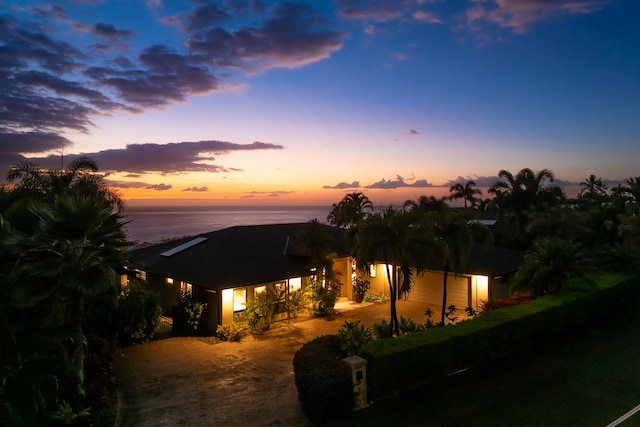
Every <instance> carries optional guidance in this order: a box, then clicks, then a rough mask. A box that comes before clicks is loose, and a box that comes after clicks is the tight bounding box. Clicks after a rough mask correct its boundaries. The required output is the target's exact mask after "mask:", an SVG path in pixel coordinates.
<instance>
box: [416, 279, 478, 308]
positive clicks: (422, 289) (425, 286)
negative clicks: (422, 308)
mask: <svg viewBox="0 0 640 427" xmlns="http://www.w3.org/2000/svg"><path fill="white" fill-rule="evenodd" d="M442 280H443V274H442V273H436V272H426V273H424V274H423V275H422V276H420V277H418V278H417V280H416V282H415V283H414V284H413V286H412V289H411V293H410V294H409V300H411V301H418V302H423V303H426V304H436V305H441V304H442ZM470 283H471V278H470V277H465V276H458V277H455V275H454V274H449V275H448V276H447V306H449V305H451V304H453V305H455V306H456V307H457V308H458V309H459V310H464V309H465V308H467V307H468V306H469V289H470Z"/></svg>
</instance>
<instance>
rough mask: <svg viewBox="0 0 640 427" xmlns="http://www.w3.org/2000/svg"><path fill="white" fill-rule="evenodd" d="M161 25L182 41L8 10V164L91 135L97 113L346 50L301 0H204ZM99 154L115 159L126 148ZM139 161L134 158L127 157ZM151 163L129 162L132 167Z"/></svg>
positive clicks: (0, 114)
mask: <svg viewBox="0 0 640 427" xmlns="http://www.w3.org/2000/svg"><path fill="white" fill-rule="evenodd" d="M85 1H87V0H85ZM96 1H97V0H96ZM147 7H149V8H151V9H152V11H151V13H153V14H156V15H157V14H159V13H162V12H163V9H164V8H163V4H162V1H161V0H148V1H147ZM162 21H163V22H172V23H173V24H174V25H176V26H179V27H178V29H179V30H181V31H183V32H182V33H181V34H180V35H181V36H183V37H184V40H182V43H180V42H181V40H179V39H178V40H176V41H177V43H174V41H173V40H172V41H171V44H169V43H168V42H167V44H154V45H146V46H143V47H142V48H134V46H138V45H137V44H135V43H134V42H136V41H137V40H136V37H137V36H138V35H139V34H138V33H137V32H136V31H134V30H133V29H130V28H122V27H119V26H116V25H114V24H112V23H110V22H107V21H104V20H101V21H99V22H96V23H83V22H79V21H72V20H71V19H70V18H69V14H68V13H67V11H66V10H65V9H64V8H63V7H61V6H51V5H48V6H36V7H31V8H29V7H24V8H16V9H7V10H6V11H3V13H2V14H1V15H0V40H2V43H1V46H0V47H1V48H2V55H1V56H0V75H1V76H2V78H1V79H0V105H1V106H2V108H0V146H2V148H0V149H1V150H2V152H3V156H2V162H7V165H8V164H9V162H14V161H16V160H20V159H21V158H22V155H23V154H37V153H42V152H46V151H51V150H54V149H58V150H59V149H61V148H63V147H68V146H70V145H72V142H73V141H70V140H68V139H66V138H65V137H64V136H63V135H65V134H67V133H69V132H70V131H71V132H72V133H77V132H81V133H90V132H91V131H92V130H93V128H94V127H95V124H94V118H95V117H96V116H109V115H112V114H120V113H122V112H124V113H128V114H131V113H142V112H144V111H145V110H146V109H161V108H165V107H167V106H169V105H171V104H175V103H182V102H185V101H187V99H188V98H189V97H191V96H195V95H206V94H209V93H211V92H213V91H222V90H237V88H242V87H244V82H243V81H241V80H237V81H233V79H240V78H241V77H238V75H239V73H238V70H242V71H245V72H256V71H263V70H266V69H268V68H271V67H290V68H293V67H301V66H304V65H307V64H310V63H313V62H316V61H319V60H322V59H324V58H327V57H329V56H330V55H331V54H332V53H333V52H335V51H337V50H339V49H341V48H342V40H343V39H344V38H345V37H346V33H345V32H342V31H336V30H332V29H331V27H332V24H331V23H330V22H329V21H328V20H327V19H326V18H325V17H324V16H323V15H322V14H320V13H319V12H317V11H316V10H314V9H312V8H311V7H310V6H309V5H307V4H304V3H283V4H277V5H273V6H269V5H268V4H267V3H266V2H262V1H258V0H255V1H251V2H242V1H235V0H230V1H227V2H215V3H213V2H210V3H204V2H202V3H198V4H196V5H195V6H193V8H192V9H191V10H190V11H189V12H188V13H186V14H183V15H179V16H174V17H168V18H165V19H163V20H162ZM74 32H81V33H82V34H80V35H78V34H75V33H74ZM69 34H71V35H72V36H76V37H70V36H69ZM87 46H89V48H87ZM246 75H247V74H246V73H245V74H242V77H246ZM219 76H220V77H219ZM219 78H223V79H224V80H225V84H224V85H222V84H221V83H220V81H219ZM134 148H135V147H132V148H131V149H134ZM159 150H161V149H159ZM96 154H97V156H99V157H100V159H101V160H103V164H109V165H111V162H112V160H113V159H114V158H118V156H119V154H122V153H120V152H118V150H115V151H110V152H106V151H105V152H100V153H96ZM96 160H98V159H96ZM132 163H136V162H135V161H133V160H131V159H128V160H127V164H132ZM2 166H3V165H0V167H2ZM164 166H166V165H163V166H162V167H163V168H164ZM127 167H129V166H127ZM183 167H184V165H178V166H176V167H175V168H170V167H169V168H168V169H171V170H180V169H182V168H183ZM146 168H147V167H145V166H143V165H141V166H140V167H137V166H131V170H132V171H133V172H137V171H142V170H144V169H146ZM200 168H201V167H200V166H198V167H192V168H190V167H187V169H186V170H192V169H196V170H200ZM205 169H207V170H212V169H215V170H221V169H216V168H212V167H210V166H209V167H208V168H205Z"/></svg>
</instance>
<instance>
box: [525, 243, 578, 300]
mask: <svg viewBox="0 0 640 427" xmlns="http://www.w3.org/2000/svg"><path fill="white" fill-rule="evenodd" d="M589 270H590V262H589V261H588V259H587V257H586V254H585V253H584V251H583V250H582V247H581V246H580V245H578V244H573V243H571V242H569V241H566V240H562V239H545V240H540V241H536V242H535V243H534V244H533V246H532V248H531V249H530V250H529V251H527V253H526V255H525V257H524V265H522V267H520V269H519V270H518V272H517V273H516V276H515V278H514V284H513V286H514V289H516V290H521V289H527V290H530V291H531V292H533V294H534V295H536V296H540V295H545V294H547V293H551V292H558V291H560V290H561V289H562V286H563V284H564V283H565V282H566V281H567V280H568V279H570V278H572V277H576V276H580V275H584V274H585V273H586V272H588V271H589Z"/></svg>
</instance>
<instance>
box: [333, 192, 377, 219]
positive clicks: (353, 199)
mask: <svg viewBox="0 0 640 427" xmlns="http://www.w3.org/2000/svg"><path fill="white" fill-rule="evenodd" d="M372 210H373V204H372V203H371V200H369V198H368V197H367V196H365V195H364V194H363V193H361V192H353V193H349V194H347V195H346V196H344V198H343V199H342V200H341V201H340V202H338V203H337V204H336V203H334V204H333V205H332V209H331V212H330V213H329V215H328V216H327V221H328V222H329V224H332V225H335V226H337V227H341V228H353V227H355V225H356V224H357V223H359V222H360V221H362V220H363V219H364V218H365V217H366V216H367V215H368V213H367V211H369V212H371V211H372Z"/></svg>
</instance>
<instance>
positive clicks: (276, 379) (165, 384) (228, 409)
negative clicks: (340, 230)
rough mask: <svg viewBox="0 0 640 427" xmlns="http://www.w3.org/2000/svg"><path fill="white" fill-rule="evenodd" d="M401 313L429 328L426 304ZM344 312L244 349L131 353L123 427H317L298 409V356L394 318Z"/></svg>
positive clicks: (383, 312)
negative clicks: (356, 327)
mask: <svg viewBox="0 0 640 427" xmlns="http://www.w3.org/2000/svg"><path fill="white" fill-rule="evenodd" d="M356 307H357V308H356ZM397 307H398V313H399V315H404V316H405V317H409V318H412V319H414V320H416V321H420V322H424V321H425V320H426V318H425V316H424V311H425V309H426V308H428V307H427V306H426V305H425V304H420V303H415V302H409V301H400V302H398V305H397ZM430 308H432V309H433V308H434V307H430ZM337 309H338V314H336V315H335V316H333V317H332V318H330V319H323V318H316V319H310V320H305V321H297V322H292V323H290V324H289V325H285V326H281V327H276V328H274V329H272V330H270V331H268V332H267V333H265V334H264V335H263V336H260V337H258V338H254V337H247V338H245V339H243V340H242V342H240V343H229V342H220V343H215V344H212V342H213V340H209V341H208V342H209V343H208V342H207V340H206V339H199V338H191V337H178V338H168V339H163V340H158V341H152V342H149V343H146V344H142V345H138V346H134V347H130V348H127V349H125V350H124V351H123V353H122V357H120V359H119V360H118V361H117V363H116V373H117V375H118V377H119V378H120V380H121V382H120V385H119V388H118V400H119V407H118V417H117V420H116V427H119V426H150V427H151V426H154V427H155V426H175V425H184V426H306V425H310V423H309V422H308V421H307V419H306V417H305V416H304V414H303V412H302V409H301V407H300V405H299V403H298V396H297V391H296V387H295V383H294V376H293V364H292V360H293V355H294V354H295V352H296V351H297V350H298V349H299V348H300V347H301V346H302V344H304V343H306V342H307V341H309V340H311V339H313V338H315V337H317V336H320V335H326V334H333V333H336V332H337V331H338V329H340V327H341V326H342V324H343V323H344V322H345V321H347V320H349V321H352V320H356V319H360V320H361V321H362V322H363V323H364V324H365V325H366V326H368V327H371V326H372V325H373V324H374V323H377V322H380V321H381V320H382V319H387V320H388V318H389V314H388V313H389V304H388V303H387V304H375V305H373V304H361V305H356V304H353V303H348V302H347V303H342V304H340V305H338V306H337Z"/></svg>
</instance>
